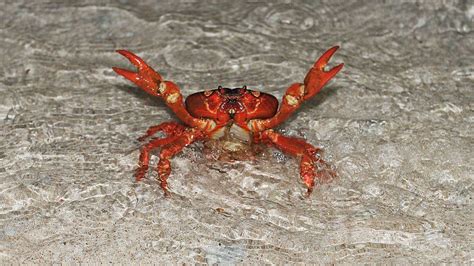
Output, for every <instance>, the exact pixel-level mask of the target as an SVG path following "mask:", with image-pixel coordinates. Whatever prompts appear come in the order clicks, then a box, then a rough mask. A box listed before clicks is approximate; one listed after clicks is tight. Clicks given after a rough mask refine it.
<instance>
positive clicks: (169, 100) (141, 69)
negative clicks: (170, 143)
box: [112, 50, 215, 129]
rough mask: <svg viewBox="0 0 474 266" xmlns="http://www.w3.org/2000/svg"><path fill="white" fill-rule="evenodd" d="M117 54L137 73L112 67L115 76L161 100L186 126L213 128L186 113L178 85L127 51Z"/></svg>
mask: <svg viewBox="0 0 474 266" xmlns="http://www.w3.org/2000/svg"><path fill="white" fill-rule="evenodd" d="M117 53H119V54H121V55H123V56H124V57H126V58H127V59H128V60H129V61H130V62H131V63H132V64H133V65H134V66H136V67H137V72H133V71H130V70H126V69H122V68H117V67H113V68H112V69H113V70H114V71H115V72H116V73H117V74H119V75H121V76H123V77H125V78H126V79H128V80H130V81H131V82H133V83H135V84H136V85H137V86H138V87H140V88H141V89H143V90H144V91H146V92H147V93H148V94H151V95H153V96H156V97H160V98H162V99H163V100H164V101H165V103H166V105H168V107H169V108H171V110H173V112H174V113H175V114H176V116H178V118H179V119H180V120H181V121H183V122H184V123H185V124H186V125H188V126H190V127H197V128H200V129H209V128H212V127H213V126H215V123H214V122H213V121H211V120H206V119H198V118H195V117H192V116H191V115H190V114H189V113H188V111H187V110H186V108H185V106H184V103H183V96H182V95H181V91H180V89H179V87H178V85H176V84H175V83H173V82H171V81H166V80H163V78H162V77H161V75H160V74H158V73H157V72H156V71H155V70H153V68H151V67H150V66H149V65H148V64H147V63H145V61H144V60H143V59H141V58H140V57H138V56H137V55H135V54H134V53H132V52H129V51H127V50H117Z"/></svg>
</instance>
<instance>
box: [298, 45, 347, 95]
mask: <svg viewBox="0 0 474 266" xmlns="http://www.w3.org/2000/svg"><path fill="white" fill-rule="evenodd" d="M337 49H339V46H334V47H332V48H330V49H329V50H327V51H326V52H325V53H324V54H323V55H322V56H321V57H320V58H319V59H318V60H317V61H316V62H315V63H314V65H313V67H312V68H311V69H310V70H309V71H308V74H306V77H305V78H304V87H305V94H304V96H303V99H304V100H307V99H309V98H311V97H313V96H314V95H316V94H317V93H318V92H319V91H320V90H321V89H322V88H323V87H324V85H325V84H326V83H327V82H328V81H329V80H330V79H332V78H333V77H334V76H335V75H336V74H337V72H339V71H340V70H341V69H342V67H343V66H344V63H341V64H339V65H337V66H335V67H333V68H332V69H330V70H328V71H325V70H324V68H325V67H326V65H327V64H328V62H329V60H330V59H331V57H332V56H333V55H334V53H335V52H336V51H337Z"/></svg>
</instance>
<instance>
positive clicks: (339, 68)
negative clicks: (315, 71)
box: [328, 63, 344, 75]
mask: <svg viewBox="0 0 474 266" xmlns="http://www.w3.org/2000/svg"><path fill="white" fill-rule="evenodd" d="M343 67H344V63H342V64H339V65H337V66H335V67H333V68H332V69H331V70H329V71H328V72H330V73H333V72H334V75H336V74H337V72H339V71H340V70H341V69H342V68H343Z"/></svg>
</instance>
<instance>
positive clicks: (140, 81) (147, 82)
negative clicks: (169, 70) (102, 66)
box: [112, 50, 163, 96]
mask: <svg viewBox="0 0 474 266" xmlns="http://www.w3.org/2000/svg"><path fill="white" fill-rule="evenodd" d="M116 52H117V53H119V54H121V55H123V56H124V57H126V58H127V59H128V60H129V61H130V63H132V64H133V65H134V66H136V67H137V70H138V71H137V72H133V71H130V70H126V69H123V68H118V67H113V68H112V69H113V70H114V71H115V72H116V73H117V74H119V75H121V76H123V77H125V78H126V79H128V80H130V81H131V82H133V83H135V84H136V85H138V86H139V87H140V88H142V89H143V90H145V91H146V92H148V93H149V94H151V95H154V96H160V95H159V92H158V86H159V83H160V82H161V81H162V80H163V78H162V77H161V75H160V74H158V73H157V72H156V71H155V70H153V68H151V67H150V66H149V65H147V63H145V61H143V59H141V58H140V57H138V56H137V55H135V54H134V53H132V52H129V51H127V50H117V51H116Z"/></svg>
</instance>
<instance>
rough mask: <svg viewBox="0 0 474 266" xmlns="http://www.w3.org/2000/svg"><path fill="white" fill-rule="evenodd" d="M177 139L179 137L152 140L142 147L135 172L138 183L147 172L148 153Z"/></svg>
mask: <svg viewBox="0 0 474 266" xmlns="http://www.w3.org/2000/svg"><path fill="white" fill-rule="evenodd" d="M178 138H179V135H175V136H170V137H166V138H162V139H153V140H151V141H150V142H148V143H147V144H145V145H143V146H142V148H141V149H140V158H139V159H138V168H137V170H136V171H135V180H136V181H140V180H141V179H142V178H143V177H145V174H146V172H147V171H148V164H149V163H150V152H151V151H152V150H154V149H157V148H159V147H162V146H164V145H167V144H170V143H172V142H173V141H175V140H176V139H178Z"/></svg>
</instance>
